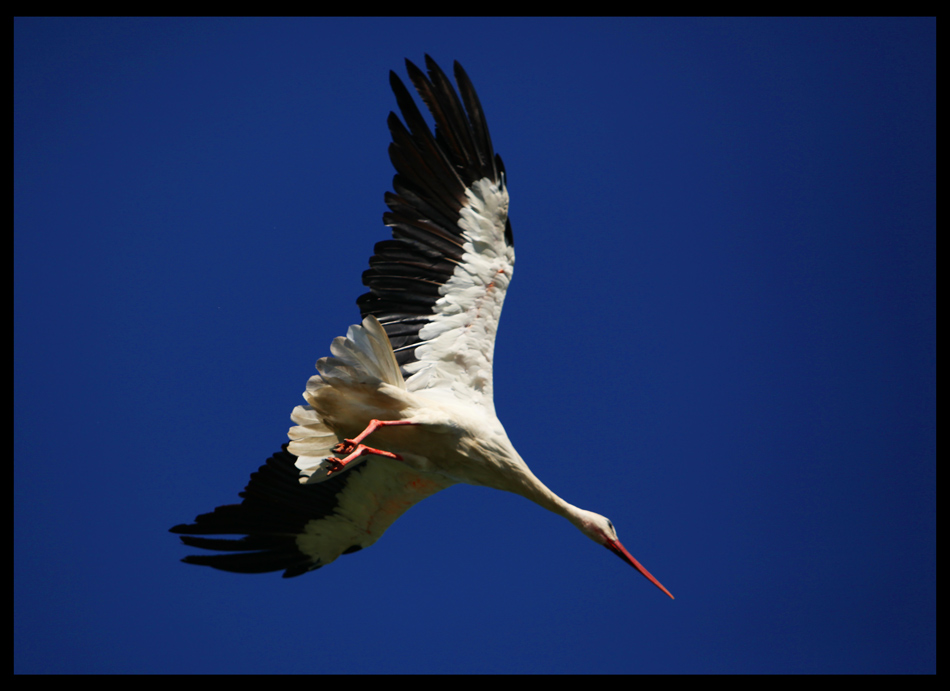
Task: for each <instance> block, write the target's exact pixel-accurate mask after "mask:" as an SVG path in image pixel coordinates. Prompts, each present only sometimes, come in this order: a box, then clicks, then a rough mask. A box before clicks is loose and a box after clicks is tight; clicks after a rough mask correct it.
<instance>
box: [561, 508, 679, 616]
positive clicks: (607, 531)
mask: <svg viewBox="0 0 950 691" xmlns="http://www.w3.org/2000/svg"><path fill="white" fill-rule="evenodd" d="M571 521H572V522H573V523H574V524H575V525H576V526H577V527H578V528H580V530H581V532H582V533H584V534H585V535H586V536H587V537H589V538H590V539H591V540H593V541H594V542H596V543H597V544H600V545H603V546H604V547H606V548H607V549H609V550H610V551H611V552H613V553H614V554H616V555H617V556H618V557H620V558H621V559H623V560H624V561H625V562H627V563H628V564H630V566H632V567H633V568H635V569H636V570H637V571H639V572H640V573H641V574H643V575H644V577H646V579H647V580H648V581H650V582H651V583H653V585H655V586H656V587H657V588H659V589H660V590H662V591H663V592H664V593H666V594H667V595H669V596H670V598H673V595H672V593H670V591H669V590H667V589H666V588H664V587H663V585H662V584H661V583H660V582H659V581H658V580H656V578H654V577H653V574H651V573H650V572H649V571H647V570H646V569H645V568H643V565H642V564H640V562H638V561H637V560H636V559H634V558H633V555H632V554H630V552H628V551H627V548H626V547H624V546H623V545H622V544H620V540H619V539H618V538H617V529H616V528H614V524H613V523H611V522H610V519H608V518H607V517H606V516H601V515H600V514H596V513H594V512H593V511H585V510H584V509H577V510H576V512H575V513H574V515H573V516H572V517H571Z"/></svg>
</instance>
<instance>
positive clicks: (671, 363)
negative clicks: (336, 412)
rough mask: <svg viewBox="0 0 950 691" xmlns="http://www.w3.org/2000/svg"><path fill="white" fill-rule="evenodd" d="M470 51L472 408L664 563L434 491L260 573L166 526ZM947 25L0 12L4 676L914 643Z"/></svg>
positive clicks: (253, 439) (275, 368)
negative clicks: (940, 76)
mask: <svg viewBox="0 0 950 691" xmlns="http://www.w3.org/2000/svg"><path fill="white" fill-rule="evenodd" d="M426 52H428V53H430V54H431V55H432V56H433V57H434V58H435V59H436V60H437V61H438V62H440V64H442V66H443V68H445V69H447V70H448V69H449V68H450V67H451V63H452V60H453V59H458V60H459V61H460V62H461V63H462V64H463V65H464V66H465V68H466V70H467V71H468V73H469V76H470V77H471V78H472V80H473V82H474V84H475V87H476V89H477V90H478V93H479V95H480V97H481V101H482V104H483V106H484V108H485V111H486V113H487V117H488V121H489V124H490V127H491V133H492V137H493V140H494V143H495V148H496V150H497V151H498V152H500V153H501V155H502V156H503V158H504V160H505V164H506V167H507V170H508V175H509V191H510V193H511V197H512V202H511V216H512V223H513V227H514V233H515V240H516V249H517V256H518V263H517V267H516V270H515V276H514V281H513V283H512V287H511V290H510V291H509V294H508V301H507V302H506V306H505V313H504V315H503V318H502V322H501V328H500V332H499V338H498V344H497V348H496V351H495V353H496V360H495V364H496V367H495V390H496V406H497V409H498V413H499V416H500V417H501V419H502V421H503V422H504V423H505V426H506V428H507V430H508V433H509V435H510V437H511V439H512V441H513V442H514V444H515V445H516V446H517V447H518V449H519V450H520V452H521V454H522V455H523V456H524V458H525V459H526V460H527V461H528V463H529V464H530V465H531V466H532V468H533V469H534V471H535V472H536V474H537V475H538V476H539V477H540V478H541V479H542V480H544V481H545V482H546V483H547V484H548V485H549V486H550V487H551V488H552V489H553V490H555V491H556V492H558V493H559V494H561V495H562V496H564V497H565V498H566V499H567V500H568V501H570V502H571V503H574V504H577V505H579V506H581V507H584V508H587V509H591V510H593V511H597V512H598V513H603V514H605V515H607V516H609V517H610V518H611V519H612V521H613V522H614V524H615V525H616V526H617V528H618V530H619V533H620V537H621V539H622V540H623V542H624V544H625V545H626V546H627V547H628V548H629V549H630V551H631V552H632V553H633V554H634V556H636V557H637V558H638V559H640V560H641V561H642V562H643V564H644V565H645V566H646V567H647V568H648V569H650V570H651V571H652V572H653V573H654V574H655V575H656V576H657V577H658V578H659V579H660V581H662V582H663V583H664V584H665V585H666V586H667V587H668V588H669V589H670V590H671V591H672V592H673V594H674V595H676V598H677V599H676V600H675V601H670V600H669V599H668V598H666V597H665V596H663V595H662V593H660V592H659V591H657V589H656V588H654V587H653V586H651V585H650V584H649V583H648V582H647V581H645V580H644V579H643V578H642V577H641V576H639V575H637V574H636V573H635V572H634V571H633V570H632V569H630V568H629V567H627V566H624V565H623V564H622V563H621V562H620V561H619V560H618V559H617V558H616V557H614V556H612V555H611V554H610V553H609V552H607V551H606V550H604V549H601V548H598V547H597V546H596V545H594V544H593V543H592V542H590V541H589V540H587V539H586V538H584V536H583V535H581V534H580V533H579V532H578V531H577V530H575V529H574V528H573V527H572V526H571V525H570V524H568V523H567V522H566V521H564V520H563V519H561V518H558V517H557V516H554V515H553V514H549V513H547V512H545V511H544V510H543V509H541V508H539V507H537V506H535V505H533V504H531V503H530V502H528V501H526V500H525V499H523V498H520V497H517V496H514V495H507V494H504V493H501V492H497V491H494V490H488V489H484V488H474V487H455V488H452V489H450V490H448V491H446V492H443V493H442V494H440V495H437V496H435V497H433V498H432V499H429V500H427V501H425V502H424V503H422V504H420V505H419V506H418V507H416V508H414V509H412V510H411V511H410V512H409V513H408V514H407V515H406V516H405V517H404V518H402V519H400V521H399V522H397V523H396V524H395V525H394V526H393V527H392V529H391V530H390V531H389V532H388V533H387V534H386V536H385V537H384V538H383V539H381V540H380V541H379V543H378V544H376V545H375V546H374V547H372V548H371V549H367V550H364V551H363V552H360V553H358V554H355V555H352V556H346V557H343V558H341V559H340V560H339V561H337V562H336V563H334V564H332V565H330V566H328V567H327V568H325V569H322V570H320V571H318V572H315V573H311V574H307V575H305V576H302V577H300V578H297V579H292V580H283V579H281V578H280V577H279V576H278V575H276V574H269V575H259V576H241V575H234V574H227V573H221V572H217V571H213V570H211V569H205V568H198V567H194V566H188V565H184V564H181V563H180V562H179V561H178V560H179V559H180V558H181V557H182V556H184V555H185V554H188V553H189V550H188V549H187V548H184V547H182V546H180V545H179V543H178V539H177V537H175V536H174V535H171V534H169V533H168V532H167V530H168V528H169V527H170V526H172V525H174V524H176V523H180V522H183V521H189V520H191V519H192V518H193V517H194V516H195V515H196V514H198V513H203V512H205V511H208V510H210V509H212V508H213V507H215V506H217V505H219V504H223V503H232V502H234V501H236V500H237V493H238V491H240V490H241V489H242V488H243V486H244V484H245V483H246V481H247V479H248V476H249V474H250V472H251V471H253V470H254V469H256V468H257V466H258V465H260V464H261V463H262V462H263V461H264V459H265V458H266V457H267V456H269V455H270V454H271V453H273V452H274V451H276V450H277V449H278V448H279V447H280V444H281V443H282V442H283V441H285V440H286V431H287V428H288V427H289V425H290V424H291V423H290V420H289V414H290V411H291V409H292V408H293V406H294V405H297V404H298V403H300V402H301V397H300V394H301V392H302V391H303V388H304V385H305V382H306V380H307V378H308V377H309V376H310V375H311V374H313V373H314V370H313V363H314V362H315V361H316V359H317V358H318V357H320V356H322V355H325V354H327V353H328V346H329V343H330V341H331V340H332V339H333V338H334V337H335V336H338V335H340V334H342V333H344V332H345V329H346V327H347V326H348V325H349V324H351V323H353V322H355V321H356V320H357V319H358V312H357V309H356V307H355V304H354V301H355V299H356V297H357V296H358V295H359V294H360V293H361V292H363V287H362V285H361V283H360V274H361V272H362V271H363V270H364V268H366V260H367V258H368V257H369V256H370V254H371V252H372V246H373V243H374V242H376V241H378V240H381V239H384V238H385V237H388V229H386V228H384V227H383V226H382V224H381V221H380V217H381V215H382V213H383V211H384V210H385V207H384V205H383V193H384V191H386V190H387V189H389V185H390V181H391V178H392V170H391V167H390V163H389V160H388V157H387V155H386V147H387V144H388V141H389V135H388V131H387V128H386V116H387V114H388V113H389V111H390V110H392V109H394V108H395V102H394V98H393V97H392V94H391V93H390V90H389V85H388V71H389V70H390V69H396V70H397V71H398V72H399V73H400V74H401V75H405V69H404V67H403V59H404V58H406V57H408V58H410V59H412V60H413V61H415V62H417V63H421V61H422V59H423V55H424V54H425V53H426ZM935 98H936V21H935V20H933V19H819V20H811V19H791V20H787V19H766V20H758V19H712V20H705V19H687V20H667V19H592V20H586V19H567V20H561V19H552V20H548V19H544V20H509V19H502V20H488V19H485V20H483V19H476V20H472V19H447V20H427V19H395V20H392V19H385V20H348V19H328V20H324V19H312V20H311V19H307V20H299V19H276V20H266V19H265V20H261V19H248V20H245V19H223V20H215V19H209V20H204V19H201V20H193V19H187V20H177V19H171V20H165V19H158V20H156V19H16V20H14V233H15V235H14V252H15V255H14V290H15V292H14V310H15V311H14V326H15V361H14V405H15V421H14V430H15V432H14V434H15V437H14V483H15V484H14V502H15V510H14V520H15V524H14V533H15V542H14V556H15V590H14V613H15V614H14V616H15V618H14V630H15V648H14V659H15V670H16V671H18V672H313V673H326V672H933V671H935V669H936V658H935V647H936V527H935V524H936V464H935V453H936V452H935V448H936V423H935V417H936V414H935V400H936V336H935V320H936V192H935V188H936V104H935Z"/></svg>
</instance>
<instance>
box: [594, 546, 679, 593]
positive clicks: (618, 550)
mask: <svg viewBox="0 0 950 691" xmlns="http://www.w3.org/2000/svg"><path fill="white" fill-rule="evenodd" d="M604 546H605V547H606V548H607V549H609V550H610V551H611V552H613V553H614V554H616V555H617V556H618V557H620V558H621V559H623V560H624V561H625V562H627V563H628V564H630V566H632V567H633V568H635V569H636V570H637V571H639V572H640V573H642V574H643V575H644V576H646V577H647V580H648V581H650V582H651V583H653V585H655V586H656V587H657V588H659V589H660V590H662V591H663V592H664V593H666V594H667V595H669V596H670V599H672V600H675V599H676V598H675V597H673V594H672V593H670V591H669V590H667V589H666V588H664V587H663V584H662V583H660V582H659V581H658V580H656V579H655V578H654V577H653V574H652V573H650V572H649V571H647V570H646V569H645V568H643V566H642V565H641V564H640V562H638V561H637V560H636V559H634V558H633V555H632V554H630V552H628V551H627V548H626V547H624V546H623V545H621V544H620V540H607V544H606V545H604Z"/></svg>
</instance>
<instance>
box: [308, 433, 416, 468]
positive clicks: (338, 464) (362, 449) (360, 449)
mask: <svg viewBox="0 0 950 691" xmlns="http://www.w3.org/2000/svg"><path fill="white" fill-rule="evenodd" d="M347 443H349V444H352V443H353V442H352V441H351V440H349V439H346V440H344V441H343V442H340V443H339V444H337V445H336V446H334V447H333V451H335V452H337V453H344V452H342V451H337V446H345V445H346V444H347ZM367 455H372V456H385V457H386V458H392V459H395V460H397V461H401V460H402V456H400V455H399V454H398V453H392V452H390V451H383V450H382V449H374V448H372V447H370V446H366V445H365V444H358V445H356V446H355V447H354V448H353V450H352V451H351V452H350V453H349V454H348V455H347V456H346V458H334V457H333V456H328V457H327V458H325V459H324V461H326V464H327V466H329V468H330V469H329V470H328V471H327V477H329V476H330V475H333V473H338V472H340V471H341V470H343V469H344V468H346V466H348V465H349V464H350V463H351V462H352V461H354V460H356V459H357V458H359V457H360V456H367Z"/></svg>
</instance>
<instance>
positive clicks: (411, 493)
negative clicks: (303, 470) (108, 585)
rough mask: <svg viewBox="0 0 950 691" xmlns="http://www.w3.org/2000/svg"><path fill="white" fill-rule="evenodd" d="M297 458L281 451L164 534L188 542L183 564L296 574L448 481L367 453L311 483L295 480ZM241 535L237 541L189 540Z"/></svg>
mask: <svg viewBox="0 0 950 691" xmlns="http://www.w3.org/2000/svg"><path fill="white" fill-rule="evenodd" d="M296 460H297V457H296V456H294V455H293V454H291V453H289V452H288V451H287V446H286V444H285V445H284V447H283V449H282V450H281V451H280V452H279V453H276V454H274V455H273V456H271V457H270V458H269V459H268V460H267V463H266V464H265V465H262V466H261V467H260V469H259V470H258V471H257V472H256V473H253V474H252V475H251V481H250V482H249V483H248V485H247V487H246V488H245V489H244V491H243V492H241V495H240V496H241V497H243V498H244V501H242V502H241V503H240V504H229V505H227V506H219V507H218V508H216V509H215V510H214V511H212V512H211V513H206V514H202V515H201V516H198V517H197V518H196V519H195V522H194V523H193V524H191V525H185V524H182V525H176V526H175V527H174V528H172V529H171V532H173V533H178V534H179V535H181V536H182V538H181V539H182V542H184V543H185V544H186V545H189V546H191V547H201V548H203V549H208V550H213V551H216V552H226V554H213V555H193V556H188V557H185V558H184V559H182V561H184V562H186V563H189V564H200V565H202V566H212V567H214V568H216V569H221V570H222V571H235V572H238V573H263V572H265V571H280V570H282V569H283V571H284V578H289V577H291V576H299V575H300V574H302V573H306V572H307V571H312V570H313V569H319V568H320V567H321V566H325V565H326V564H329V563H330V562H331V561H333V560H334V559H336V558H337V557H339V556H340V555H341V554H351V553H352V552H356V551H357V550H360V549H362V548H363V547H369V546H370V545H371V544H373V543H374V542H376V540H378V539H379V538H380V537H381V536H382V534H383V533H384V532H386V529H387V528H388V527H389V526H390V525H392V523H393V521H395V520H396V519H397V518H399V517H400V516H401V515H402V514H403V513H405V512H406V511H407V510H408V509H409V508H410V507H412V506H413V505H414V504H416V503H417V502H419V501H422V500H423V499H425V498H426V497H429V496H432V495H433V494H435V493H436V492H438V491H439V490H441V489H443V488H445V487H448V486H449V485H450V484H451V483H440V481H439V480H438V478H432V477H423V476H422V475H420V474H419V473H417V472H415V471H413V470H412V469H411V468H409V467H408V466H407V465H405V464H404V463H399V462H398V461H393V460H390V459H388V458H380V457H375V458H370V459H368V460H367V461H365V462H364V463H362V464H360V465H358V466H356V467H354V468H352V469H351V470H348V471H347V472H345V473H340V474H339V475H336V476H334V477H331V478H329V479H328V480H327V481H326V482H323V483H320V484H315V485H302V484H300V481H299V477H300V471H299V470H298V469H297V467H296V466H295V465H294V463H295V462H296ZM204 535H244V537H242V538H239V539H231V538H209V537H195V536H204Z"/></svg>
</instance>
